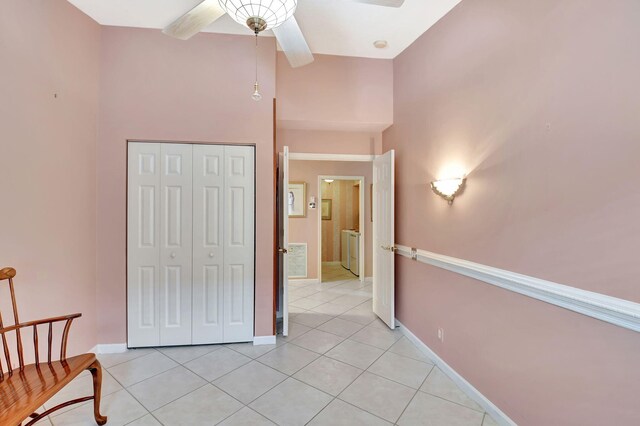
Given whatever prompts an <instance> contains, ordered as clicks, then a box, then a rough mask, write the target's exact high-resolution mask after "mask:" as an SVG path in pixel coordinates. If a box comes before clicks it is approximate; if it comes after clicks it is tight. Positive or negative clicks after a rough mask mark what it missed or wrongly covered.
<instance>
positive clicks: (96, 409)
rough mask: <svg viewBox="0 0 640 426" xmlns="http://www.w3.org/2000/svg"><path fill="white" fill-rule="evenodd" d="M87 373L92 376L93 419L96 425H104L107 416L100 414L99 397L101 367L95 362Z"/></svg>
mask: <svg viewBox="0 0 640 426" xmlns="http://www.w3.org/2000/svg"><path fill="white" fill-rule="evenodd" d="M89 371H91V375H92V376H93V417H94V418H95V419H96V423H97V424H99V425H104V424H105V423H107V416H103V415H101V414H100V396H101V393H102V366H101V365H100V361H98V360H96V361H95V362H94V363H93V364H91V365H90V366H89Z"/></svg>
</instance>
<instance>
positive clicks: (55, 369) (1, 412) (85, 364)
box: [0, 268, 107, 426]
mask: <svg viewBox="0 0 640 426" xmlns="http://www.w3.org/2000/svg"><path fill="white" fill-rule="evenodd" d="M15 276H16V270H15V269H13V268H4V269H1V270H0V282H2V281H8V282H9V290H10V292H11V304H12V307H13V319H14V321H15V322H14V325H12V326H9V327H5V326H4V325H3V323H2V314H1V313H0V334H1V335H2V348H3V352H4V359H5V363H4V364H6V365H4V364H3V363H2V359H1V358H0V425H2V426H5V425H7V426H14V425H18V426H19V425H21V424H22V422H23V420H26V419H31V420H30V421H29V422H28V423H27V425H32V424H34V423H35V422H37V421H38V420H40V419H42V418H44V417H46V416H48V415H49V414H51V413H53V412H54V411H56V410H59V409H61V408H63V407H67V406H69V405H72V404H77V403H80V402H84V401H89V400H93V415H94V417H95V421H96V423H98V424H99V425H103V424H105V423H107V418H106V417H105V416H102V415H100V391H101V388H102V367H101V366H100V362H98V360H97V359H96V356H95V354H91V353H90V354H83V355H78V356H74V357H71V358H67V340H68V338H69V328H70V327H71V323H72V322H73V320H74V319H76V318H78V317H80V316H81V315H82V314H73V315H67V316H62V317H55V318H49V319H44V320H39V321H30V322H25V323H20V321H19V320H18V309H17V305H16V297H15V292H14V289H13V277H15ZM54 323H64V330H63V332H62V340H61V344H60V358H59V360H57V361H55V360H54V361H52V360H51V357H52V344H53V324H54ZM38 326H43V327H46V326H48V327H46V328H48V334H47V347H48V351H47V357H46V361H45V360H44V359H43V360H40V353H39V347H38ZM29 329H32V332H31V334H32V335H33V348H34V352H33V355H34V357H35V363H34V364H29V365H24V351H23V346H22V336H21V331H23V332H24V333H25V334H28V333H29V331H30V330H29ZM9 333H14V334H15V344H16V347H17V351H12V350H11V349H10V347H9V346H10V344H9V341H11V340H13V339H7V336H10V334H9ZM16 352H17V361H18V366H14V365H13V364H12V360H11V355H12V353H13V354H16ZM14 360H15V358H14ZM5 368H6V369H5ZM84 370H89V371H90V372H91V375H92V376H93V396H85V397H83V398H78V399H74V400H71V401H67V402H64V403H62V404H59V405H57V406H55V407H53V408H50V409H48V410H46V411H44V412H42V413H40V414H38V413H37V412H36V410H38V409H39V408H40V407H41V406H42V404H44V403H45V402H46V401H47V400H48V399H49V398H51V397H52V396H53V395H55V394H56V393H57V392H59V391H60V390H61V389H62V388H63V387H64V386H66V385H67V384H68V383H69V382H71V381H72V380H73V379H74V378H75V377H77V376H78V375H79V374H80V373H82V372H83V371H84Z"/></svg>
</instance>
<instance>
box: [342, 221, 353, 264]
mask: <svg viewBox="0 0 640 426" xmlns="http://www.w3.org/2000/svg"><path fill="white" fill-rule="evenodd" d="M350 234H351V231H346V230H343V231H342V233H341V237H342V238H341V243H342V244H341V245H340V249H341V250H340V251H341V253H340V254H341V256H340V259H341V262H340V263H341V264H342V267H343V268H345V269H349V235H350Z"/></svg>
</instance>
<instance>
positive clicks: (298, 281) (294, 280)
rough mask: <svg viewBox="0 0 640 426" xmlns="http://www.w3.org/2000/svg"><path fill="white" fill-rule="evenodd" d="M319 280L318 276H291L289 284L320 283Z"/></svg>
mask: <svg viewBox="0 0 640 426" xmlns="http://www.w3.org/2000/svg"><path fill="white" fill-rule="evenodd" d="M319 282H320V281H318V279H317V278H300V279H298V278H289V284H292V283H296V284H318V283H319Z"/></svg>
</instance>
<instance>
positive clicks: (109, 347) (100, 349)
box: [89, 343, 127, 354]
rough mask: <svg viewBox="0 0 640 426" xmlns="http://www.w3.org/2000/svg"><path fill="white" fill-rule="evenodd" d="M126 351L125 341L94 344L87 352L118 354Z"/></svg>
mask: <svg viewBox="0 0 640 426" xmlns="http://www.w3.org/2000/svg"><path fill="white" fill-rule="evenodd" d="M126 351H127V344H126V343H109V344H103V345H96V346H94V347H93V348H91V350H90V351H89V352H93V353H94V354H119V353H122V352H126Z"/></svg>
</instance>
